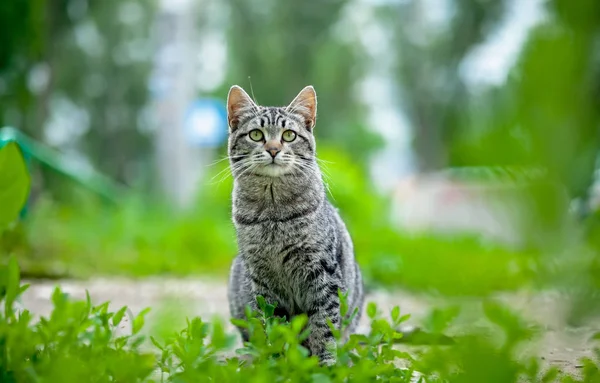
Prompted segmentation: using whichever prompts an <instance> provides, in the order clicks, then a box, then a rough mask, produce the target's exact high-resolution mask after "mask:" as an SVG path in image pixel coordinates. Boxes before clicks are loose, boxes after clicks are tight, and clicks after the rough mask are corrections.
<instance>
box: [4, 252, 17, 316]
mask: <svg viewBox="0 0 600 383" xmlns="http://www.w3.org/2000/svg"><path fill="white" fill-rule="evenodd" d="M7 277H8V278H7V281H6V298H5V301H4V312H5V314H6V316H7V317H9V316H12V313H13V310H12V305H13V303H14V301H15V299H17V296H18V295H19V292H20V283H21V278H20V274H19V264H18V263H17V260H16V258H15V257H14V256H11V257H10V258H9V260H8V274H7Z"/></svg>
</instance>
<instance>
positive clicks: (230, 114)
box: [227, 85, 258, 132]
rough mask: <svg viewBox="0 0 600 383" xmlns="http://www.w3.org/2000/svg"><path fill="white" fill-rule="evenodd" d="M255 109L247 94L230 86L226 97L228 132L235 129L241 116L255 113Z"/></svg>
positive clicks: (239, 88)
mask: <svg viewBox="0 0 600 383" xmlns="http://www.w3.org/2000/svg"><path fill="white" fill-rule="evenodd" d="M257 109H258V107H257V106H256V104H255V103H254V101H252V99H251V98H250V96H248V93H246V92H245V91H244V90H243V89H242V88H241V87H239V86H237V85H234V86H232V87H231V89H229V94H228V95H227V121H228V122H229V129H230V131H232V132H233V131H234V130H236V129H237V127H238V124H239V122H240V117H241V116H242V115H244V114H247V113H255V112H256V110H257Z"/></svg>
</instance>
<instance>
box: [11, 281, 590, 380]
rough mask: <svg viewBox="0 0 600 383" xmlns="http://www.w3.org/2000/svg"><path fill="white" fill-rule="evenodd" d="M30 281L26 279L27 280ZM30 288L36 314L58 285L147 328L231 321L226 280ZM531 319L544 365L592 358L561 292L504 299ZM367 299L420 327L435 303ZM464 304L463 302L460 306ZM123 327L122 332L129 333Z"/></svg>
mask: <svg viewBox="0 0 600 383" xmlns="http://www.w3.org/2000/svg"><path fill="white" fill-rule="evenodd" d="M26 282H27V281H26ZM28 282H29V283H31V287H30V289H29V290H28V291H27V292H26V293H25V294H24V295H23V297H22V304H23V305H24V306H25V307H26V308H28V309H29V310H31V311H32V312H33V313H34V314H38V315H46V314H48V313H49V312H50V310H51V308H52V306H51V302H50V299H49V298H50V296H51V294H52V291H53V289H54V287H55V286H56V285H60V286H61V287H62V289H63V291H64V292H66V293H69V294H70V295H72V296H73V297H75V298H80V299H83V298H85V290H86V289H87V290H88V291H89V293H90V295H91V297H92V300H93V302H94V304H100V303H102V302H105V301H110V302H111V305H110V307H111V309H112V310H117V309H118V308H120V307H122V306H128V307H129V308H130V309H131V310H132V312H133V313H134V314H135V313H138V312H139V311H141V310H142V309H144V308H146V307H152V312H151V313H150V314H149V316H148V325H149V326H148V327H149V328H152V326H153V324H154V323H159V322H158V318H162V319H163V320H166V321H167V322H168V323H169V324H170V325H173V326H174V327H175V328H183V326H184V324H185V317H186V316H198V315H199V316H201V317H202V318H203V319H204V320H210V319H211V318H213V317H215V316H216V317H220V318H221V319H224V320H227V319H228V318H229V312H228V304H227V290H226V286H225V283H224V281H222V280H214V279H213V280H211V279H145V280H139V281H134V280H126V279H93V280H89V281H70V280H63V281H59V282H57V281H28ZM500 299H502V300H505V301H506V302H507V303H509V304H510V305H511V306H512V307H513V308H514V309H516V310H517V311H519V312H521V313H522V314H523V315H524V316H525V317H526V318H527V319H530V320H533V321H535V322H537V323H539V324H541V325H542V330H543V336H542V337H541V340H540V341H539V342H537V343H536V344H535V345H533V346H532V347H534V348H535V350H533V351H535V352H536V353H537V355H540V356H541V357H542V358H543V359H542V362H545V363H551V364H554V365H557V366H559V367H561V368H562V369H563V370H565V371H567V372H570V373H577V371H578V369H579V359H580V358H581V357H583V356H591V355H592V346H593V345H592V343H591V342H590V338H591V336H592V335H593V334H594V333H595V332H597V331H600V322H599V321H596V323H598V325H596V326H595V327H593V325H588V326H584V327H580V328H577V329H573V328H568V327H567V326H566V325H565V306H566V302H565V301H564V300H563V299H561V296H560V295H559V294H553V293H546V294H536V295H528V294H524V293H523V294H511V295H507V296H503V297H500ZM367 301H369V302H371V301H372V302H376V303H377V305H378V307H379V308H380V309H381V310H382V311H383V312H386V313H387V312H389V310H390V309H391V308H392V307H393V306H395V305H399V306H400V308H401V311H402V312H403V313H410V314H411V315H412V318H411V320H410V321H409V324H411V325H418V323H419V320H420V319H421V318H423V316H424V315H426V314H427V312H428V309H429V307H430V306H431V305H432V304H434V303H435V301H434V300H433V299H430V298H427V297H420V296H417V295H413V294H408V293H406V292H403V291H393V292H388V291H376V292H373V293H371V294H370V295H369V296H368V297H367ZM462 303H463V304H464V303H465V301H463V302H462ZM466 306H467V307H472V308H474V307H476V302H467V304H466ZM468 315H469V314H467V316H466V317H465V318H462V319H463V320H462V321H461V323H462V325H466V326H470V325H471V324H472V325H473V326H479V325H481V323H479V319H478V316H477V314H473V313H471V317H472V321H471V319H469V316H468ZM127 326H129V324H128V323H124V327H123V329H122V331H127ZM368 328H369V327H368V321H367V318H366V316H363V321H362V323H361V327H360V329H359V331H361V332H363V331H364V332H367V331H368Z"/></svg>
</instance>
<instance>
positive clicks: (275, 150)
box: [267, 148, 281, 158]
mask: <svg viewBox="0 0 600 383" xmlns="http://www.w3.org/2000/svg"><path fill="white" fill-rule="evenodd" d="M280 151H281V149H279V148H268V149H267V152H269V154H271V157H273V158H275V156H276V155H277V153H279V152H280Z"/></svg>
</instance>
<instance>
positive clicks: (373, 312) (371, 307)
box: [367, 302, 377, 319]
mask: <svg viewBox="0 0 600 383" xmlns="http://www.w3.org/2000/svg"><path fill="white" fill-rule="evenodd" d="M367 315H368V316H369V318H371V319H374V318H375V316H377V305H376V304H375V303H374V302H369V304H368V305H367Z"/></svg>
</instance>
